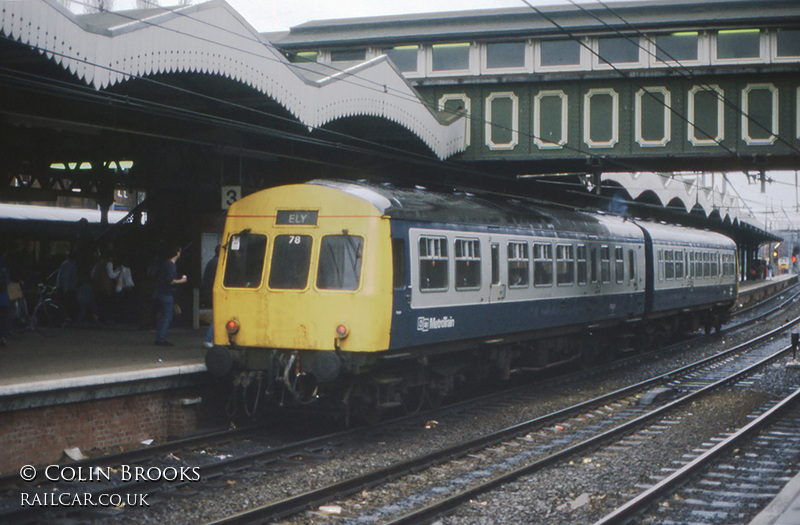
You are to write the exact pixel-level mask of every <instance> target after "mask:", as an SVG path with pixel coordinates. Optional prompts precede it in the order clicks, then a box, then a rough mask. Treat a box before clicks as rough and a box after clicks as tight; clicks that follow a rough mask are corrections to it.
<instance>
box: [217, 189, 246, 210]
mask: <svg viewBox="0 0 800 525" xmlns="http://www.w3.org/2000/svg"><path fill="white" fill-rule="evenodd" d="M241 197H242V187H241V186H223V187H222V209H223V210H227V209H228V208H230V206H231V204H233V203H234V202H236V201H238V200H239V199H240V198H241Z"/></svg>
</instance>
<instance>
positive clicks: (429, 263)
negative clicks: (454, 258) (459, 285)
mask: <svg viewBox="0 0 800 525" xmlns="http://www.w3.org/2000/svg"><path fill="white" fill-rule="evenodd" d="M447 262H448V259H447V239H446V238H444V237H420V239H419V288H420V290H422V291H426V292H434V291H441V290H447V279H448V275H447Z"/></svg>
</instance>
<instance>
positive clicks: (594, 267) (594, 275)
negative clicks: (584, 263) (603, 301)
mask: <svg viewBox="0 0 800 525" xmlns="http://www.w3.org/2000/svg"><path fill="white" fill-rule="evenodd" d="M591 254H592V256H591V257H589V264H591V274H592V282H593V283H596V282H597V248H592V249H591Z"/></svg>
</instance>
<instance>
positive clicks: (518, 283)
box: [508, 241, 530, 288]
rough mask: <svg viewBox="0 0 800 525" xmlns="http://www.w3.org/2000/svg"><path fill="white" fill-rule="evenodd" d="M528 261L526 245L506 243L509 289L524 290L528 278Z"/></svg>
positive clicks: (522, 243)
mask: <svg viewBox="0 0 800 525" xmlns="http://www.w3.org/2000/svg"><path fill="white" fill-rule="evenodd" d="M529 274H530V259H529V258H528V243H526V242H514V241H511V242H509V243H508V285H509V286H510V287H511V288H525V287H527V286H528V283H529V281H530V278H529V277H528V276H529Z"/></svg>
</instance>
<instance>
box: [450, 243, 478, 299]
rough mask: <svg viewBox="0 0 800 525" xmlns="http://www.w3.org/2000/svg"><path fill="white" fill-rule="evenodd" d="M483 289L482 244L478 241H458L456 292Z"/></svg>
mask: <svg viewBox="0 0 800 525" xmlns="http://www.w3.org/2000/svg"><path fill="white" fill-rule="evenodd" d="M480 287H481V243H480V241H479V240H477V239H456V290H477V289H479V288H480Z"/></svg>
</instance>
